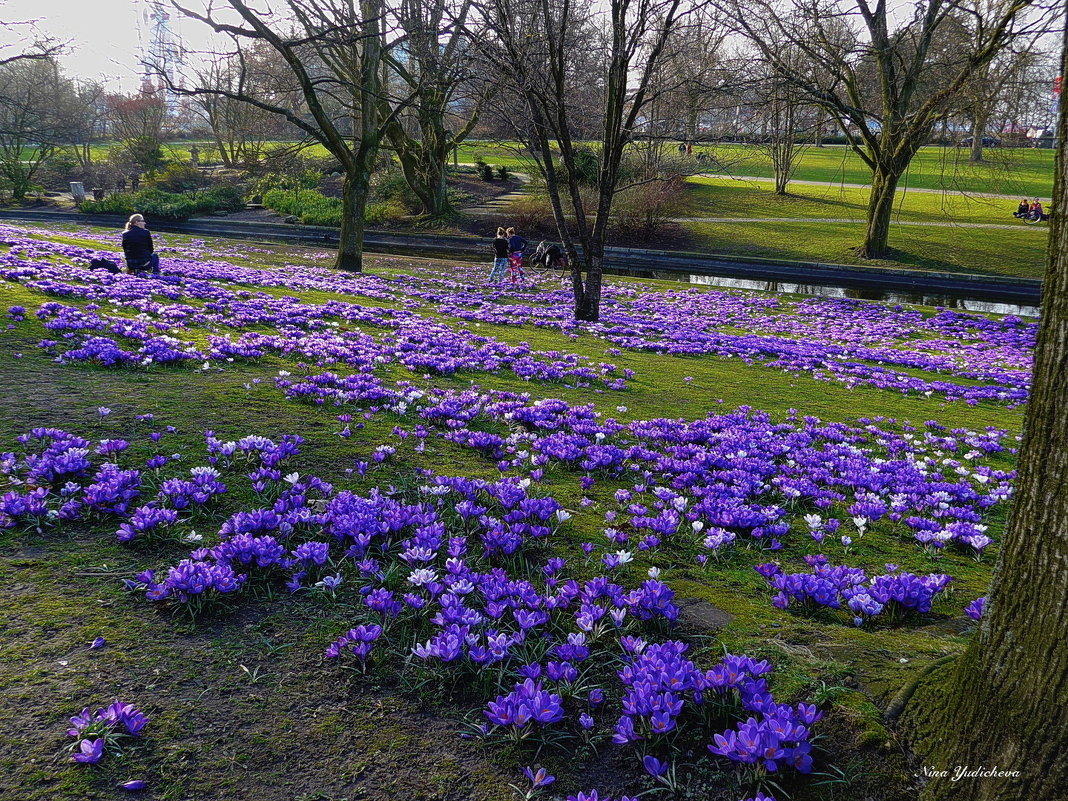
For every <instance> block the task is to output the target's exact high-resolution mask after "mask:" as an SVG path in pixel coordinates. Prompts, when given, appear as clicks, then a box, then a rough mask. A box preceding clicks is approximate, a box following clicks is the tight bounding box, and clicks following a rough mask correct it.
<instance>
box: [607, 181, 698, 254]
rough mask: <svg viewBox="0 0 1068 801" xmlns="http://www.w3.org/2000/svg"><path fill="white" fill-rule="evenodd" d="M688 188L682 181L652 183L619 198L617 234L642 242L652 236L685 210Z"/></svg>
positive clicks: (615, 217) (632, 189) (633, 189)
mask: <svg viewBox="0 0 1068 801" xmlns="http://www.w3.org/2000/svg"><path fill="white" fill-rule="evenodd" d="M685 196H686V188H685V186H684V185H683V181H682V179H681V178H672V179H670V180H666V181H653V182H650V183H647V184H641V185H640V186H635V187H632V188H630V189H627V190H626V191H624V192H621V193H620V194H618V195H617V196H616V199H615V204H614V205H615V208H614V210H613V214H612V216H613V218H614V221H615V227H616V229H617V231H618V232H619V233H620V234H622V235H624V236H633V237H636V238H638V239H640V240H642V241H646V240H649V239H652V238H653V236H654V235H655V234H656V233H657V232H658V231H659V230H660V229H661V228H662V227H663V226H664V225H665V224H666V223H667V222H668V221H669V220H670V219H671V218H672V217H674V216H676V215H678V214H679V212H680V211H681V209H682V205H683V201H684V199H685Z"/></svg>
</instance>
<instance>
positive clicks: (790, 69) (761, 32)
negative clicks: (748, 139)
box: [720, 0, 1043, 259]
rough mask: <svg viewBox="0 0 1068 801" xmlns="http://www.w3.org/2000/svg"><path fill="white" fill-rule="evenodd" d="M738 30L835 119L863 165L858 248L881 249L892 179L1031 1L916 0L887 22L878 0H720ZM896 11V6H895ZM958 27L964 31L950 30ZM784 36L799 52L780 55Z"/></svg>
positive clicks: (1020, 29) (879, 252) (1015, 30)
mask: <svg viewBox="0 0 1068 801" xmlns="http://www.w3.org/2000/svg"><path fill="white" fill-rule="evenodd" d="M720 1H721V2H722V3H723V4H724V6H725V8H728V9H730V10H731V11H732V12H733V13H732V14H731V17H730V18H731V19H732V20H733V21H734V25H735V28H736V30H737V31H739V32H740V33H742V34H744V35H745V36H746V37H748V38H749V40H750V41H752V42H753V43H755V44H756V45H757V47H758V48H759V49H760V51H761V53H762V55H763V57H764V59H765V60H766V61H767V62H768V63H769V64H770V65H771V66H772V67H773V68H774V69H775V70H776V71H777V72H779V74H780V75H781V76H782V77H783V78H784V79H786V80H787V81H789V82H791V83H792V84H794V85H795V86H796V87H797V88H798V89H799V90H801V91H802V92H804V93H805V94H806V95H807V96H808V97H809V98H811V100H812V102H814V103H816V104H818V105H820V106H822V107H823V108H825V109H827V110H828V111H829V112H830V113H831V114H832V115H833V116H834V117H835V119H836V121H837V122H838V124H839V125H840V127H841V128H842V130H843V131H844V132H845V134H846V137H847V139H848V141H849V143H850V146H851V147H852V148H853V150H854V151H855V152H856V153H857V154H858V155H859V156H860V158H861V159H862V160H863V161H864V163H865V164H867V166H868V167H869V168H870V169H871V172H872V178H871V195H870V199H869V202H868V214H867V227H866V229H865V234H864V242H863V244H862V245H861V246H860V248H859V249H858V253H859V254H860V255H861V256H864V257H866V258H873V259H877V258H883V257H885V256H886V255H887V252H888V245H887V241H888V238H889V233H890V218H891V213H892V211H893V203H894V195H895V193H896V191H897V185H898V182H899V181H900V179H901V177H902V176H903V175H904V173H905V170H906V169H907V168H908V165H909V163H910V162H911V161H912V157H913V155H915V153H916V151H917V150H919V148H920V147H921V145H923V144H924V143H925V142H926V141H927V139H928V137H929V135H930V133H931V130H932V128H933V127H934V126H935V124H936V123H938V122H939V121H940V120H942V119H943V118H945V116H946V115H947V114H949V113H950V112H951V111H952V109H953V104H954V102H955V101H956V99H957V96H958V95H959V93H960V92H961V91H962V89H963V88H964V86H965V85H966V84H967V82H968V81H969V80H970V79H971V78H972V76H973V75H974V74H975V73H976V71H977V70H980V69H982V68H983V66H984V65H986V64H988V63H989V62H990V61H991V60H992V59H994V58H995V57H996V56H997V54H998V53H999V52H1001V51H1002V50H1004V49H1005V48H1006V47H1008V46H1009V45H1010V44H1011V43H1012V42H1013V41H1015V40H1017V39H1018V38H1020V37H1021V36H1024V37H1026V36H1030V35H1032V34H1033V33H1034V32H1035V31H1036V30H1040V29H1041V28H1042V23H1043V21H1042V19H1041V15H1037V14H1036V15H1034V18H1033V19H1031V20H1030V21H1025V20H1024V15H1023V12H1024V11H1025V10H1027V9H1028V8H1029V7H1030V6H1032V4H1033V0H991V2H987V0H918V2H916V3H914V4H913V5H912V7H911V13H910V14H909V15H908V16H907V17H905V18H904V19H903V21H900V22H895V19H897V17H895V16H894V14H892V11H891V7H890V6H891V4H889V3H888V2H887V0H744V2H743V0H720ZM895 10H897V11H904V9H902V8H898V9H895ZM960 29H963V30H965V31H967V32H968V33H969V35H968V36H955V35H954V33H955V31H956V30H960ZM783 42H786V43H789V45H790V46H791V51H792V49H793V48H796V49H797V50H798V51H800V52H801V53H802V54H803V56H804V58H803V59H802V60H801V61H800V64H801V68H800V69H798V66H797V63H796V62H794V61H791V60H788V59H785V58H784V57H783V53H782V51H781V44H782V43H783Z"/></svg>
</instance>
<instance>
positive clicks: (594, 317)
mask: <svg viewBox="0 0 1068 801" xmlns="http://www.w3.org/2000/svg"><path fill="white" fill-rule="evenodd" d="M603 266H604V258H603V257H602V256H595V257H593V258H591V259H589V263H588V265H587V269H586V280H585V281H583V280H582V274H581V273H580V272H579V271H578V270H572V272H571V286H572V289H573V290H574V293H575V319H576V320H578V321H580V322H584V323H596V322H597V321H598V320H600V319H601V275H602V271H603Z"/></svg>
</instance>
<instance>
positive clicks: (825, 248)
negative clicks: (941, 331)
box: [685, 222, 1046, 278]
mask: <svg viewBox="0 0 1068 801" xmlns="http://www.w3.org/2000/svg"><path fill="white" fill-rule="evenodd" d="M685 225H686V228H687V230H688V231H690V232H691V233H692V235H693V237H694V239H695V246H696V248H697V249H698V250H701V251H708V252H711V253H722V254H729V255H734V256H758V257H762V258H774V259H794V260H801V261H818V262H825V263H830V264H862V265H864V266H870V267H912V268H919V269H924V270H941V271H949V272H966V273H975V274H978V275H1008V276H1013V277H1016V278H1041V277H1042V274H1043V269H1044V264H1045V257H1046V237H1045V236H1044V235H1043V234H1041V233H1035V232H1033V231H1030V230H1020V231H1001V230H993V231H991V230H983V229H973V228H924V227H919V226H906V225H899V226H895V227H892V228H891V229H890V247H891V248H893V250H894V252H893V258H892V259H887V260H882V261H878V260H871V259H861V258H859V257H858V256H857V255H856V253H855V252H854V249H855V248H856V247H857V246H858V245H859V244H860V243H861V241H862V240H863V238H864V232H863V229H862V227H861V226H859V225H855V224H852V223H815V222H813V223H805V222H800V223H798V222H794V223H790V222H776V223H756V222H754V223H686V224H685Z"/></svg>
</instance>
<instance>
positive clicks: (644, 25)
mask: <svg viewBox="0 0 1068 801" xmlns="http://www.w3.org/2000/svg"><path fill="white" fill-rule="evenodd" d="M478 8H479V10H480V12H481V15H482V22H483V23H484V26H483V27H484V29H485V31H486V34H485V36H484V38H483V41H482V45H483V53H484V54H485V56H486V58H487V59H488V61H489V62H490V63H491V64H492V65H493V69H492V72H493V74H494V75H495V76H498V77H499V78H500V80H503V81H507V84H506V88H507V89H508V90H510V91H509V92H508V93H506V96H509V95H510V96H514V97H515V98H516V99H517V100H518V101H521V102H522V103H524V104H525V106H526V108H525V110H524V111H521V110H520V109H518V108H517V109H516V114H517V115H519V116H520V120H521V124H520V125H519V126H517V127H518V128H519V130H518V131H517V133H518V134H519V136H520V138H521V139H522V141H523V142H524V143H525V145H526V147H527V150H528V152H529V154H530V155H531V157H532V158H533V159H534V160H535V161H536V163H537V166H538V168H539V170H540V171H541V174H542V176H543V177H544V180H545V185H546V189H547V191H548V194H549V200H550V203H551V205H552V209H553V216H554V217H555V219H556V226H557V231H558V233H559V236H560V239H561V240H562V242H563V245H564V249H565V250H566V252H567V255H568V259H569V260H570V263H571V287H572V292H573V295H574V314H575V319H576V320H583V321H596V320H597V319H599V317H600V302H601V283H602V274H603V265H604V250H605V241H606V238H607V233H608V226H609V223H610V218H611V214H612V203H613V201H614V199H615V196H616V193H617V192H618V191H620V189H621V188H623V187H621V186H620V178H621V166H622V162H623V156H624V153H625V151H626V150H627V148H628V146H629V145H631V144H632V142H633V141H634V140H635V138H636V136H637V135H639V134H640V133H641V129H642V125H643V124H644V123H645V122H646V121H647V119H646V117H645V114H646V111H647V109H648V106H649V103H650V102H651V101H652V100H653V95H654V94H655V93H654V91H653V90H652V88H651V85H652V80H653V77H654V75H655V73H656V68H657V66H658V65H659V63H660V61H661V59H662V58H663V54H664V48H665V44H666V42H667V40H668V38H669V36H670V35H671V32H672V31H673V30H674V29H675V27H676V25H677V24H678V23H679V20H680V17H681V16H682V15H683V13H684V12H683V6H682V0H610V1H609V2H607V3H605V4H603V5H600V6H595V7H588V6H586V5H583V6H581V7H580V6H578V5H576V4H575V3H574V2H573V0H485V2H484V3H481V4H480V5H479V6H478ZM687 10H689V9H688V8H687ZM581 58H587V59H595V60H596V62H597V63H598V64H599V66H600V69H599V73H600V75H601V79H600V81H599V82H598V84H597V87H598V89H599V92H598V93H599V95H600V97H599V100H600V102H597V103H596V104H586V105H581V104H576V102H575V99H576V97H581V96H582V90H585V91H586V92H588V91H589V90H590V87H589V86H588V85H586V86H582V85H580V81H581V79H582V78H583V77H584V75H585V72H584V71H579V70H577V69H576V68H575V64H576V61H579V60H580V59H581ZM591 119H592V120H596V121H597V122H598V123H599V124H598V125H597V136H596V137H595V156H596V160H597V164H596V169H595V173H596V180H595V182H594V186H593V199H592V201H590V200H588V199H587V197H588V196H587V195H585V194H584V192H583V181H582V171H581V169H580V164H579V158H580V156H579V153H580V152H581V151H580V147H579V140H577V139H576V136H575V132H576V130H577V129H578V128H579V125H580V123H585V124H586V125H587V126H588V125H590V123H591ZM554 150H555V151H556V152H555V153H554ZM557 153H558V154H559V160H557V155H556V154H557ZM591 216H592V221H591V220H590V217H591Z"/></svg>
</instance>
